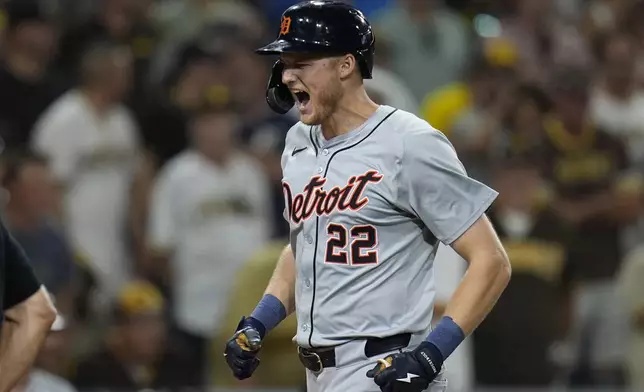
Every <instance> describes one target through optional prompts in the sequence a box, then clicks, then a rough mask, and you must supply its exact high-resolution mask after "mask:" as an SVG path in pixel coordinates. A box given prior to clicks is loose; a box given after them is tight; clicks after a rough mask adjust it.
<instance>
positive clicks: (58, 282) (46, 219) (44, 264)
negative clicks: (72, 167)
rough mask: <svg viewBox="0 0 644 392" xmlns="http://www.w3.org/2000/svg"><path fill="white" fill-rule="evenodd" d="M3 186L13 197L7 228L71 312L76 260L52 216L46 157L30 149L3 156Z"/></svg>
mask: <svg viewBox="0 0 644 392" xmlns="http://www.w3.org/2000/svg"><path fill="white" fill-rule="evenodd" d="M4 170H5V173H4V176H3V179H2V183H3V187H4V188H5V189H7V191H9V194H10V198H9V202H8V203H7V206H6V209H5V216H4V221H5V224H6V225H7V228H8V229H9V231H10V232H11V234H12V235H13V237H14V238H15V239H16V241H18V243H19V244H20V245H21V246H22V247H23V249H24V250H25V253H26V254H27V256H28V257H29V260H30V262H31V266H32V267H33V269H34V271H35V273H36V276H37V277H38V278H39V279H40V281H41V282H42V283H43V284H44V285H45V287H47V290H49V292H50V293H52V294H53V295H54V296H55V297H56V299H57V307H58V309H59V310H60V311H62V312H65V313H66V314H71V311H72V308H73V303H74V299H75V292H76V290H75V287H76V285H75V282H76V280H75V274H76V263H75V261H74V254H73V252H72V250H71V248H70V246H69V243H68V242H67V239H66V238H65V235H64V233H63V230H62V228H61V227H60V226H58V225H57V224H56V223H54V220H53V219H52V218H53V216H54V214H55V209H56V203H57V195H56V188H55V181H54V178H53V175H52V173H51V170H50V168H49V165H48V162H47V160H46V159H45V158H44V157H42V156H41V155H38V154H35V153H30V152H18V151H16V152H9V153H7V156H6V157H5V159H4Z"/></svg>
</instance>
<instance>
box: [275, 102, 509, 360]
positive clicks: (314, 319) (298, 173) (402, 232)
mask: <svg viewBox="0 0 644 392" xmlns="http://www.w3.org/2000/svg"><path fill="white" fill-rule="evenodd" d="M282 170H283V175H284V179H283V188H284V195H285V199H286V209H285V218H286V219H287V220H288V221H289V224H290V230H291V231H290V243H291V248H292V250H293V254H294V255H295V263H296V274H297V276H296V284H295V286H296V291H295V295H296V297H295V298H296V316H297V322H298V331H297V336H296V341H297V343H298V344H299V345H301V346H303V347H324V346H332V345H337V344H341V343H343V342H346V341H348V340H351V339H355V338H364V337H386V336H391V335H395V334H399V333H403V332H411V333H419V332H422V331H425V330H427V329H428V327H429V325H430V322H431V319H432V312H433V303H434V296H435V292H434V275H433V260H434V256H435V254H436V250H437V247H438V243H439V241H441V242H443V243H445V244H451V243H452V242H453V241H454V240H456V239H457V238H458V237H459V236H461V234H463V233H464V232H465V231H466V230H467V229H468V228H469V227H470V226H471V225H472V224H473V223H474V222H475V221H476V220H477V219H478V218H479V217H480V216H482V215H483V214H484V213H485V211H486V210H487V209H488V207H489V206H490V204H491V203H492V202H493V201H494V199H495V198H496V196H497V193H496V192H495V191H494V190H492V189H490V188H488V187H487V186H485V185H483V184H481V183H480V182H477V181H475V180H473V179H471V178H469V177H468V176H467V174H466V172H465V169H464V168H463V165H462V164H461V162H460V161H459V159H458V157H457V155H456V153H455V151H454V149H453V147H452V145H451V144H450V143H449V141H448V140H447V138H446V137H445V136H444V135H443V134H442V133H441V132H439V131H437V130H435V129H433V128H432V127H431V126H430V125H429V124H427V122H425V121H423V120H421V119H419V118H418V117H416V116H415V115H413V114H411V113H408V112H405V111H402V110H396V109H394V108H392V107H389V106H380V107H379V109H378V110H377V111H376V112H375V113H374V114H373V115H372V116H371V117H370V118H369V119H368V120H367V121H366V122H365V123H364V124H363V125H362V126H360V127H359V128H357V129H355V130H353V131H351V132H349V133H347V134H344V135H341V136H338V137H335V138H333V139H331V140H325V139H324V137H323V136H322V133H321V130H320V127H319V126H308V125H304V124H302V123H298V124H296V125H295V126H293V127H292V128H291V129H290V130H289V132H288V135H287V137H286V147H285V149H284V153H283V155H282Z"/></svg>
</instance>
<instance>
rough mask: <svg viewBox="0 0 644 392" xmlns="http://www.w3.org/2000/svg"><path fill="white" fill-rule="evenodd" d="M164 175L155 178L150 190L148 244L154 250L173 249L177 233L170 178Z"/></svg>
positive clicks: (172, 188)
mask: <svg viewBox="0 0 644 392" xmlns="http://www.w3.org/2000/svg"><path fill="white" fill-rule="evenodd" d="M164 174H167V173H164ZM164 174H162V175H160V176H159V177H158V178H157V180H156V183H155V184H154V188H153V190H152V201H151V210H150V218H149V221H148V244H149V245H150V246H151V247H153V248H155V249H160V250H169V249H172V248H173V247H174V244H175V238H176V233H177V229H176V225H177V222H176V221H175V219H174V216H175V213H176V212H175V208H176V206H175V200H174V187H173V181H172V178H171V176H168V175H164Z"/></svg>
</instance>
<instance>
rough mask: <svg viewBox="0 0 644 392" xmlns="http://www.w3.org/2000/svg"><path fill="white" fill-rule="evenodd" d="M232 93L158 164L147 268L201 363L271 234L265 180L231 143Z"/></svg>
mask: <svg viewBox="0 0 644 392" xmlns="http://www.w3.org/2000/svg"><path fill="white" fill-rule="evenodd" d="M228 94H229V93H228V91H227V90H226V89H225V88H223V87H222V89H221V91H220V93H219V95H215V96H213V97H212V98H211V99H213V100H215V101H214V102H213V104H211V105H208V106H207V107H204V108H203V110H201V111H200V112H199V113H198V114H196V115H195V117H194V118H193V119H192V121H191V126H190V136H191V148H190V149H189V150H186V151H185V152H183V153H181V154H179V155H177V156H176V157H174V158H173V159H172V160H170V161H169V162H168V163H167V164H166V165H165V166H164V168H163V169H162V170H161V172H160V174H159V176H158V177H157V179H156V182H155V186H154V190H153V192H152V206H151V212H150V220H149V227H148V244H149V246H150V249H151V251H150V253H151V254H152V255H154V257H153V258H152V259H151V260H150V264H149V268H148V274H149V275H152V276H155V275H156V276H157V277H158V276H159V275H162V276H161V277H160V278H161V279H162V280H164V281H165V282H168V283H169V286H170V292H171V293H172V298H173V318H174V321H175V323H176V324H177V327H178V332H179V337H180V339H181V341H183V345H184V347H186V348H187V349H190V350H191V353H192V354H191V358H192V364H193V366H194V367H195V368H198V369H203V370H205V369H206V364H207V362H206V359H207V357H208V356H207V353H208V347H209V345H208V343H209V341H210V339H211V337H212V336H213V334H216V333H217V332H218V331H219V328H220V320H221V318H222V317H223V315H224V312H225V311H226V306H227V299H228V295H229V291H230V289H231V287H232V285H233V282H234V277H235V274H236V272H237V271H238V269H239V268H241V267H242V266H243V264H244V262H245V261H246V260H248V258H249V257H250V255H251V254H252V253H253V252H255V251H256V250H257V249H259V248H260V247H261V246H262V245H263V244H264V243H265V242H266V241H267V240H268V238H269V237H270V207H269V206H270V196H269V185H268V180H267V178H266V176H265V175H264V173H263V171H262V168H261V166H260V165H259V164H258V163H257V162H256V161H255V160H254V159H253V158H252V157H250V156H247V155H246V154H244V153H242V152H240V150H238V148H237V147H236V146H235V145H234V140H235V139H236V137H237V135H236V134H235V132H236V131H237V130H238V127H239V118H238V117H237V115H236V114H235V112H234V111H233V108H232V107H231V106H230V103H229V101H228V99H229V95H228Z"/></svg>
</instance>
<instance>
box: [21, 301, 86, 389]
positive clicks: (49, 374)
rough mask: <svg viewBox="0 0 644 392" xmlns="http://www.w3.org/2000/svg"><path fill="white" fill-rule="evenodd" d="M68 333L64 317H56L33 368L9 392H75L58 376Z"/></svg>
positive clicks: (64, 356)
mask: <svg viewBox="0 0 644 392" xmlns="http://www.w3.org/2000/svg"><path fill="white" fill-rule="evenodd" d="M56 303H57V304H58V302H56ZM70 332H71V331H70V329H69V323H68V322H67V320H66V319H65V317H64V316H62V315H61V314H59V315H58V316H56V320H55V321H54V323H53V324H52V325H51V329H50V331H49V334H48V335H47V338H46V339H45V343H44V344H43V347H42V349H41V350H40V352H39V353H38V357H37V358H36V362H35V364H34V366H33V368H31V369H30V370H29V371H28V372H27V373H26V374H25V376H24V377H23V378H22V379H21V380H20V381H19V382H18V384H17V385H16V386H15V387H14V388H13V389H12V390H11V392H76V388H74V386H73V385H72V384H71V383H70V382H69V381H67V380H66V379H65V378H63V377H62V375H61V374H60V371H61V367H62V366H64V365H65V359H66V358H67V357H68V352H69V348H70V347H69V343H70Z"/></svg>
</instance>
